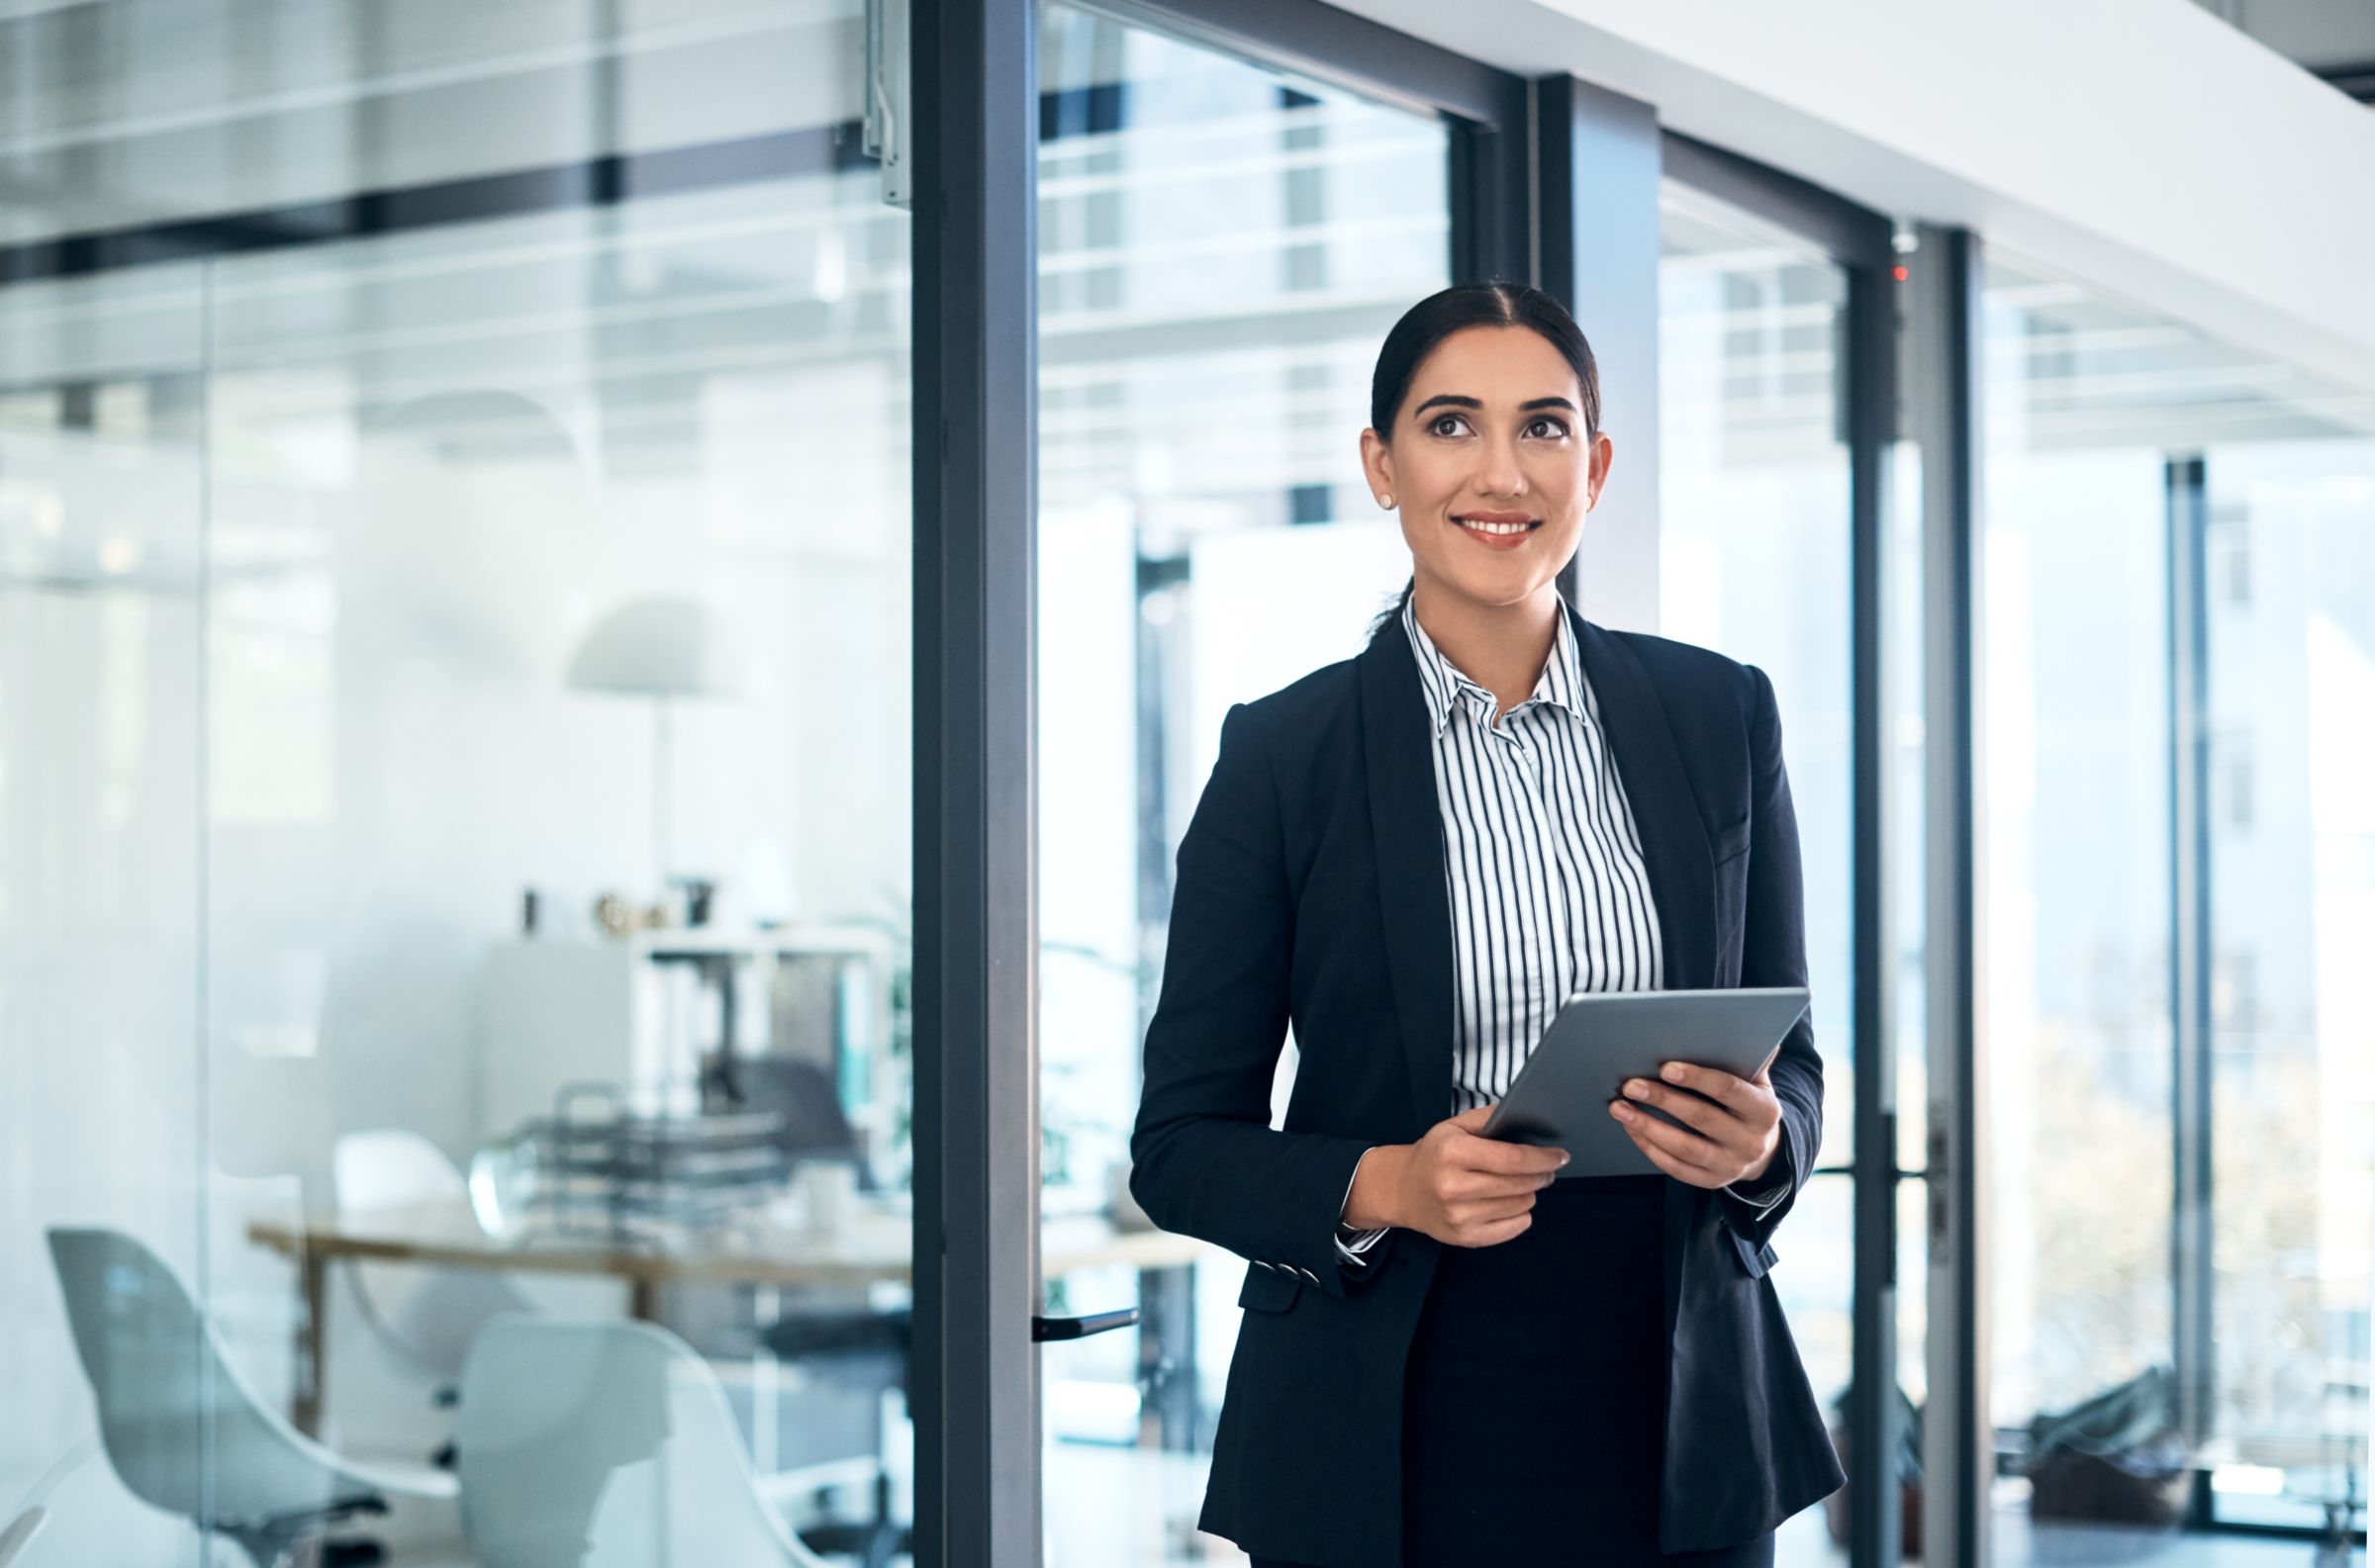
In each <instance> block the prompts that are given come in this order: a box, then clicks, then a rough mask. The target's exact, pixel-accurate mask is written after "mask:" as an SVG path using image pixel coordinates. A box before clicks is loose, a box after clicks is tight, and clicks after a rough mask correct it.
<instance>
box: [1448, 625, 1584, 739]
mask: <svg viewBox="0 0 2375 1568" xmlns="http://www.w3.org/2000/svg"><path fill="white" fill-rule="evenodd" d="M1568 619H1569V617H1568V616H1567V611H1566V609H1565V608H1564V607H1562V608H1561V610H1560V612H1559V624H1558V627H1557V629H1556V630H1554V631H1553V632H1552V634H1551V656H1550V658H1549V659H1548V660H1546V661H1545V662H1544V664H1543V667H1542V674H1541V676H1540V677H1538V678H1537V679H1536V681H1535V682H1534V694H1533V695H1532V696H1529V697H1528V698H1526V700H1525V701H1523V702H1520V703H1519V704H1518V705H1517V706H1516V707H1513V708H1511V709H1510V710H1509V711H1510V712H1512V713H1520V712H1523V711H1525V709H1527V708H1528V707H1531V706H1533V705H1534V704H1535V703H1537V702H1544V703H1548V704H1550V705H1551V706H1553V707H1563V708H1565V709H1567V711H1568V712H1569V713H1572V714H1573V715H1574V716H1575V717H1576V718H1578V719H1581V720H1583V721H1584V722H1586V723H1588V722H1589V721H1590V715H1589V713H1588V711H1587V710H1586V707H1585V703H1586V701H1587V697H1586V695H1585V690H1586V689H1585V687H1584V685H1583V657H1582V651H1581V650H1580V649H1579V648H1577V647H1576V646H1575V634H1574V628H1573V627H1572V626H1571V625H1569V624H1568ZM1402 631H1403V633H1404V634H1405V635H1406V636H1408V637H1409V639H1410V648H1411V651H1412V652H1413V653H1415V654H1416V655H1417V656H1418V686H1419V690H1420V692H1423V693H1425V696H1426V700H1427V716H1428V717H1429V718H1430V719H1432V720H1433V721H1434V725H1435V733H1436V734H1438V735H1440V734H1442V733H1443V728H1444V726H1445V725H1446V724H1449V723H1450V722H1451V721H1452V707H1453V704H1454V703H1456V702H1457V703H1465V704H1467V706H1468V708H1469V710H1470V712H1471V713H1472V715H1473V716H1474V718H1475V719H1476V721H1477V722H1478V723H1480V724H1485V725H1490V724H1491V722H1492V714H1493V709H1494V708H1495V707H1496V706H1498V699H1496V698H1495V697H1494V696H1493V694H1492V692H1489V691H1487V690H1486V689H1485V688H1483V687H1481V686H1478V685H1477V684H1476V683H1475V682H1473V681H1472V680H1470V679H1469V678H1468V677H1467V676H1465V675H1462V674H1461V673H1460V670H1459V668H1458V667H1457V666H1455V665H1454V664H1453V663H1452V661H1451V660H1449V659H1447V658H1445V657H1444V655H1443V650H1442V649H1440V648H1438V647H1436V646H1435V639H1434V638H1432V637H1429V636H1428V635H1427V631H1426V628H1425V627H1423V626H1421V625H1420V624H1419V623H1418V611H1417V609H1416V608H1415V607H1414V606H1413V604H1412V602H1411V601H1410V600H1403V601H1402Z"/></svg>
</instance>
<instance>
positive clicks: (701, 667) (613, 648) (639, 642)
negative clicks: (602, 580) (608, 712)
mask: <svg viewBox="0 0 2375 1568" xmlns="http://www.w3.org/2000/svg"><path fill="white" fill-rule="evenodd" d="M748 677H749V670H748V666H747V663H746V661H745V658H744V655H743V650H742V647H741V644H740V641H739V640H738V639H737V638H735V637H734V635H733V633H732V631H731V630H730V629H729V628H728V627H727V626H726V624H725V622H724V620H723V619H722V618H720V617H719V616H718V615H716V614H715V613H714V612H713V611H712V610H711V609H710V607H709V606H708V605H706V604H704V603H702V602H701V601H699V600H690V599H657V598H655V599H636V600H628V601H627V602H625V603H623V604H620V605H618V607H617V608H616V609H613V610H612V611H610V613H608V614H606V615H604V616H603V617H602V618H601V619H600V620H598V621H596V622H595V623H594V624H593V625H592V626H591V627H590V628H588V629H587V631H586V634H585V636H583V637H582V638H580V639H578V644H577V651H576V652H575V653H573V654H572V655H570V657H569V685H570V686H571V687H573V688H575V689H576V690H578V691H581V692H632V693H634V694H636V695H640V696H739V695H741V694H742V692H743V690H744V688H745V686H746V685H747V684H748Z"/></svg>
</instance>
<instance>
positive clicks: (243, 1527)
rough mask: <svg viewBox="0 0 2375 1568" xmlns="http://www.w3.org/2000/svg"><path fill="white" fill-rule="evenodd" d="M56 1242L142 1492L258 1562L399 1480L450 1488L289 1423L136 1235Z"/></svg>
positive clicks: (123, 1453) (114, 1458) (124, 1472)
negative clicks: (359, 1456) (340, 1449)
mask: <svg viewBox="0 0 2375 1568" xmlns="http://www.w3.org/2000/svg"><path fill="white" fill-rule="evenodd" d="M49 1255H50V1259H51V1261H52V1262H53V1263H54V1264H55V1265H56V1269H57V1282H58V1287H59V1289H60V1290H61V1291H62V1292H63V1294H64V1296H65V1302H66V1317H67V1320H68V1322H69V1324H70V1325H71V1327H72V1329H73V1332H74V1348H75V1352H76V1353H77V1354H78V1355H79V1356H80V1358H81V1360H82V1370H83V1374H84V1376H85V1377H87V1378H88V1379H89V1381H90V1385H91V1394H92V1397H93V1399H94V1400H95V1401H96V1402H97V1405H98V1411H99V1438H100V1445H101V1447H102V1449H103V1450H104V1451H105V1452H106V1454H107V1459H108V1463H109V1465H111V1466H112V1467H113V1468H114V1470H115V1472H116V1476H117V1478H118V1479H119V1480H121V1481H122V1482H123V1483H124V1486H125V1488H126V1489H127V1490H129V1491H130V1492H131V1493H132V1494H133V1495H134V1496H135V1497H138V1498H140V1499H141V1500H142V1502H144V1503H147V1504H148V1505H150V1506H151V1507H153V1508H158V1509H162V1510H163V1511H165V1512H166V1513H168V1514H178V1515H180V1516H182V1517H183V1518H185V1519H187V1520H189V1521H190V1522H192V1523H193V1524H195V1525H196V1526H197V1527H198V1528H199V1529H201V1530H205V1531H211V1532H213V1533H215V1534H218V1535H222V1536H225V1537H227V1538H229V1539H231V1540H233V1541H235V1542H237V1543H238V1546H239V1547H240V1548H241V1549H242V1550H243V1551H245V1552H246V1553H247V1555H248V1556H249V1557H250V1558H252V1559H253V1560H254V1561H255V1563H256V1564H257V1565H258V1568H286V1565H288V1564H291V1563H294V1562H296V1561H297V1560H298V1559H299V1555H300V1553H301V1552H303V1551H304V1550H305V1549H307V1548H308V1547H309V1546H310V1545H311V1544H312V1543H313V1542H314V1541H316V1540H317V1539H319V1538H320V1536H321V1535H322V1534H323V1533H324V1532H325V1531H326V1530H328V1529H329V1528H330V1527H331V1526H332V1525H333V1524H336V1523H339V1522H344V1521H346V1520H348V1519H351V1518H353V1517H355V1516H357V1515H363V1514H380V1513H385V1512H386V1511H387V1498H388V1496H389V1494H391V1493H401V1494H409V1495H412V1496H417V1497H431V1498H436V1497H451V1496H453V1494H454V1485H453V1480H452V1477H450V1476H445V1475H440V1474H437V1473H435V1472H424V1473H421V1474H410V1473H400V1472H396V1471H390V1470H383V1469H380V1468H378V1467H375V1466H371V1465H365V1464H357V1463H355V1462H354V1461H352V1460H349V1459H346V1458H344V1457H342V1456H341V1455H339V1454H337V1453H335V1452H333V1451H332V1450H331V1449H329V1448H327V1447H325V1446H323V1445H322V1444H321V1443H318V1442H316V1441H314V1440H313V1439H312V1438H310V1437H307V1436H306V1435H304V1434H303V1433H302V1432H300V1431H298V1430H296V1429H295V1428H294V1427H291V1426H290V1425H289V1424H288V1422H287V1421H285V1420H283V1419H282V1418H281V1417H280V1416H279V1414H277V1413H276V1412H275V1411H273V1410H272V1409H271V1408H270V1407H269V1406H268V1405H266V1404H265V1403H264V1402H263V1401H262V1400H260V1399H258V1398H257V1397H256V1396H255V1393H254V1391H253V1390H252V1389H251V1388H250V1387H249V1386H248V1384H247V1382H246V1380H245V1379H244V1378H242V1377H241V1376H240V1375H239V1373H238V1369H237V1368H236V1367H235V1366H233V1364H232V1363H231V1362H230V1360H229V1359H227V1358H226V1357H225V1355H224V1354H223V1346H222V1343H221V1341H220V1340H219V1339H218V1338H217V1337H216V1334H215V1330H214V1326H213V1325H212V1324H210V1323H208V1322H207V1321H206V1320H205V1318H204V1317H203V1316H202V1315H201V1314H200V1313H199V1311H198V1308H197V1306H196V1304H195V1303H194V1302H193V1301H192V1300H191V1299H190V1294H189V1292H188V1291H187V1290H186V1289H184V1288H183V1286H182V1283H181V1281H180V1279H178V1278H177V1277H176V1276H175V1275H174V1273H173V1271H172V1270H171V1269H170V1268H167V1267H166V1266H165V1264H164V1261H163V1260H162V1259H161V1258H159V1257H158V1256H157V1255H156V1254H155V1253H154V1252H151V1251H150V1250H149V1249H148V1248H147V1247H145V1246H143V1245H141V1244H140V1243H139V1242H137V1241H135V1240H133V1239H132V1238H131V1237H129V1236H126V1235H124V1234H123V1233H122V1232H120V1231H108V1230H73V1229H64V1228H61V1229H57V1230H53V1231H51V1232H50V1233H49ZM201 1434H203V1436H204V1438H205V1444H206V1453H205V1461H206V1462H205V1463H204V1465H203V1466H202V1465H201V1462H200V1460H201V1454H200V1438H201Z"/></svg>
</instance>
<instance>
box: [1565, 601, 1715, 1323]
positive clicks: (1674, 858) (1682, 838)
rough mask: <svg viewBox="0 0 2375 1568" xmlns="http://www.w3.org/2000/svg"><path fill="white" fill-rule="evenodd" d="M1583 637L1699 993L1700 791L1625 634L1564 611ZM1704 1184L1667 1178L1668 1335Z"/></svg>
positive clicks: (1671, 949) (1675, 935)
mask: <svg viewBox="0 0 2375 1568" xmlns="http://www.w3.org/2000/svg"><path fill="white" fill-rule="evenodd" d="M1567 615H1568V617H1569V618H1570V620H1571V622H1572V625H1573V629H1574V631H1575V634H1576V635H1577V636H1578V637H1580V638H1581V639H1582V642H1581V647H1582V650H1583V674H1584V677H1585V679H1587V680H1588V681H1590V683H1591V694H1592V696H1593V697H1594V698H1595V699H1596V700H1597V702H1598V705H1599V710H1600V727H1601V729H1602V730H1603V731H1604V732H1605V733H1606V735H1607V739H1608V750H1609V751H1610V753H1611V754H1613V755H1614V756H1615V758H1616V772H1617V777H1618V778H1620V779H1622V780H1623V781H1624V784H1625V800H1626V803H1627V804H1629V805H1630V806H1632V808H1633V825H1634V827H1635V828H1637V829H1638V830H1639V831H1640V833H1641V858H1642V861H1643V863H1644V865H1645V866H1646V868H1647V869H1648V871H1649V874H1650V896H1651V897H1653V898H1655V899H1656V900H1657V901H1658V934H1659V937H1660V939H1661V940H1662V942H1663V944H1664V954H1663V959H1664V971H1665V972H1664V975H1663V978H1664V981H1665V988H1666V989H1667V990H1673V991H1682V990H1705V989H1706V988H1707V987H1709V986H1710V985H1712V984H1713V983H1714V981H1715V850H1714V847H1713V846H1712V845H1710V844H1709V843H1708V842H1707V826H1706V823H1705V821H1704V820H1703V819H1701V817H1700V816H1699V802H1698V797H1697V796H1696V795H1694V794H1692V793H1691V788H1690V776H1689V775H1688V774H1687V773H1685V772H1684V771H1683V768H1682V754H1681V752H1680V751H1679V750H1678V749H1677V748H1676V747H1675V745H1674V732H1673V728H1672V726H1671V725H1669V724H1668V723H1667V722H1666V718H1665V705H1664V703H1663V702H1662V701H1661V700H1660V699H1659V696H1658V692H1657V689H1656V688H1655V687H1653V686H1651V685H1650V677H1649V672H1648V671H1646V670H1644V669H1643V668H1642V667H1641V661H1640V660H1639V659H1638V658H1636V657H1635V656H1634V653H1633V650H1632V649H1630V648H1628V647H1626V646H1625V644H1624V641H1623V639H1621V638H1619V637H1617V636H1615V635H1614V634H1613V633H1610V632H1608V631H1606V630H1603V629H1602V628H1600V627H1598V626H1595V625H1593V624H1592V623H1591V622H1589V621H1587V620H1585V619H1583V617H1582V616H1581V615H1579V614H1577V613H1576V612H1575V611H1574V609H1573V608H1572V607H1571V606H1570V607H1569V608H1568V610H1567ZM1704 1190H1705V1189H1703V1188H1699V1187H1694V1186H1692V1185H1691V1184H1690V1183H1688V1182H1686V1181H1676V1180H1675V1179H1674V1178H1672V1177H1671V1176H1668V1177H1667V1178H1666V1181H1665V1216H1664V1218H1665V1255H1664V1257H1663V1259H1662V1262H1663V1265H1664V1266H1663V1269H1662V1273H1663V1276H1664V1279H1663V1283H1664V1288H1665V1327H1666V1333H1667V1335H1668V1336H1669V1337H1670V1336H1671V1335H1672V1333H1673V1331H1674V1325H1675V1324H1676V1322H1677V1321H1679V1319H1680V1317H1681V1310H1682V1258H1683V1255H1684V1253H1685V1252H1686V1251H1687V1250H1688V1247H1689V1242H1690V1228H1691V1222H1692V1221H1693V1220H1694V1219H1695V1218H1696V1217H1697V1214H1698V1208H1699V1203H1700V1200H1701V1197H1702V1195H1703V1193H1704Z"/></svg>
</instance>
